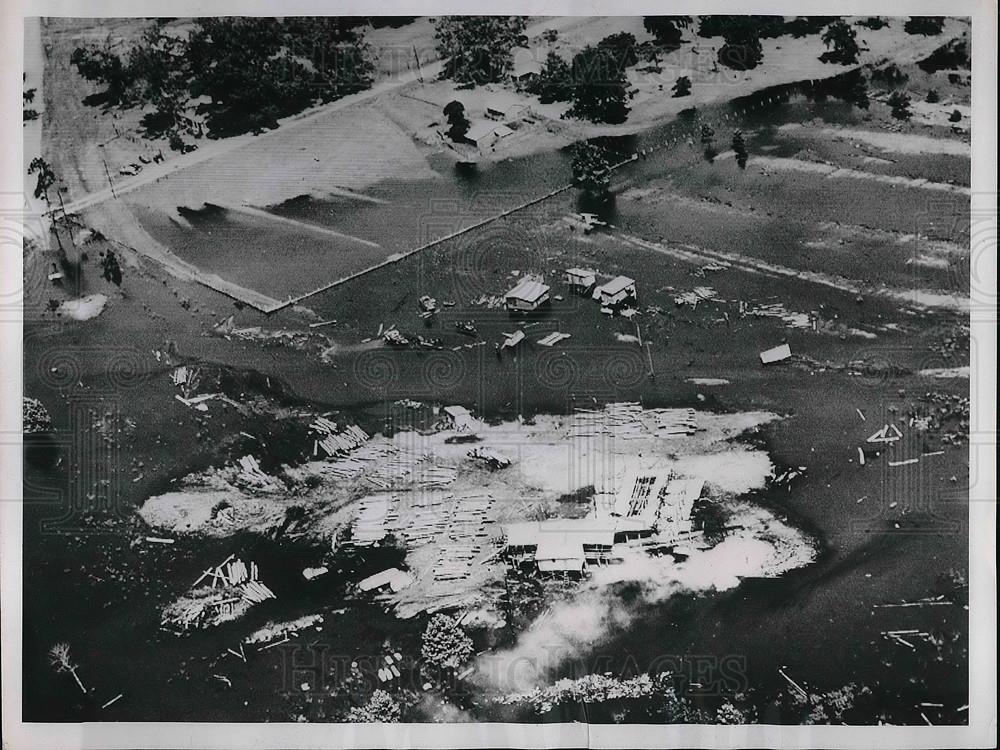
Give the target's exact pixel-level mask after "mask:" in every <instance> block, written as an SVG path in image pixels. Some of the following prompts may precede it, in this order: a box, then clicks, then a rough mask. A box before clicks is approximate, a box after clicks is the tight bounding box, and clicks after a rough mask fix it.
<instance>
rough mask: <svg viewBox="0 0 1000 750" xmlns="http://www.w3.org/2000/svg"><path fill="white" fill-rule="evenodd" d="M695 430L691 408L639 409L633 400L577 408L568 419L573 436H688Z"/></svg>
mask: <svg viewBox="0 0 1000 750" xmlns="http://www.w3.org/2000/svg"><path fill="white" fill-rule="evenodd" d="M697 429H698V423H697V419H696V413H695V410H694V409H643V408H642V405H641V404H639V403H637V402H622V403H613V404H606V405H605V407H604V409H577V410H576V412H575V413H574V415H573V418H572V419H571V420H570V427H569V436H570V437H574V438H581V437H597V436H600V435H611V436H613V437H615V438H621V439H624V440H629V439H640V438H649V437H667V436H669V435H692V434H694V432H695V430H697Z"/></svg>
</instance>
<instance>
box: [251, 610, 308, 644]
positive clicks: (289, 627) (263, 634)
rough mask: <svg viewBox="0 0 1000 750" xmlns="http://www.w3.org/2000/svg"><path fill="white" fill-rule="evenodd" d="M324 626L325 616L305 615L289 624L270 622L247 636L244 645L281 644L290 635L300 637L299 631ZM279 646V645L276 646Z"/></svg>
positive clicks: (288, 622)
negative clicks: (276, 642) (279, 641)
mask: <svg viewBox="0 0 1000 750" xmlns="http://www.w3.org/2000/svg"><path fill="white" fill-rule="evenodd" d="M322 624H323V615H304V616H303V617H299V618H298V619H295V620H289V621H287V622H277V623H275V622H269V623H267V625H265V626H264V627H262V628H259V629H257V630H255V631H254V632H253V633H251V634H250V635H249V636H247V638H246V640H245V641H244V643H247V644H248V645H256V644H258V643H271V642H274V641H278V640H279V639H284V640H281V643H285V642H287V641H288V637H289V636H290V635H298V633H299V631H302V630H305V629H306V628H309V627H319V626H321V625H322ZM275 645H277V644H275Z"/></svg>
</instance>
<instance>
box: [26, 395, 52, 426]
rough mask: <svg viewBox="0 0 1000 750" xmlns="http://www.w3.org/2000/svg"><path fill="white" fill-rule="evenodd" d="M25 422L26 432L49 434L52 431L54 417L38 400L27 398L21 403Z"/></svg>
mask: <svg viewBox="0 0 1000 750" xmlns="http://www.w3.org/2000/svg"><path fill="white" fill-rule="evenodd" d="M21 408H22V416H23V420H24V427H23V430H24V432H26V433H28V432H49V431H51V430H52V417H51V416H50V415H49V410H48V409H46V408H45V406H44V404H42V402H41V401H39V400H38V399H37V398H30V397H28V396H25V397H24V398H23V399H22V402H21Z"/></svg>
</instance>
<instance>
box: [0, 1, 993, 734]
mask: <svg viewBox="0 0 1000 750" xmlns="http://www.w3.org/2000/svg"><path fill="white" fill-rule="evenodd" d="M35 12H36V13H37V12H38V11H37V10H36V11H35ZM174 12H175V13H176V12H179V11H176V10H175V11H174ZM279 12H280V10H279ZM19 23H20V22H19ZM971 55H972V23H971V19H970V18H968V17H965V16H961V17H958V16H955V17H951V16H843V17H841V16H779V15H704V16H641V15H635V16H621V17H608V16H563V17H556V16H432V17H429V16H288V17H271V16H255V17H252V16H203V17H178V18H173V17H149V18H83V17H59V18H56V17H33V18H27V19H25V22H24V73H23V111H22V114H23V131H22V132H23V137H24V152H23V165H21V164H18V166H19V167H21V166H23V170H22V175H23V181H24V190H25V195H26V200H27V201H28V204H29V209H30V210H29V211H28V215H29V217H31V219H30V220H29V221H27V222H26V223H25V229H24V245H23V263H24V279H23V282H24V301H23V310H24V323H23V420H24V422H23V424H24V426H23V431H24V436H23V442H24V454H23V455H24V460H23V507H22V512H23V530H22V532H21V534H22V535H23V536H22V540H21V543H22V544H23V581H22V584H21V585H22V591H23V605H22V607H23V608H22V612H21V615H20V619H21V623H22V632H23V641H22V643H21V648H20V653H21V657H20V658H21V662H20V667H19V669H20V673H21V675H22V680H23V683H22V685H21V706H20V713H21V717H22V719H23V721H24V722H63V723H76V722H244V723H253V722H315V723H362V724H367V723H383V724H387V723H417V724H419V723H448V724H452V723H487V722H504V723H514V724H562V723H588V724H598V725H615V724H622V725H643V724H658V725H663V724H677V725H692V724H709V725H719V724H726V725H754V724H756V725H795V726H798V725H832V726H842V725H853V726H865V727H870V726H878V725H895V726H911V727H928V726H935V727H936V726H940V725H947V726H951V727H962V726H967V725H969V724H970V719H969V702H970V686H969V685H970V683H969V679H970V678H969V674H970V658H969V653H970V611H969V603H970V602H969V581H970V572H969V568H970V543H969V533H970V361H971V362H975V360H976V348H977V347H976V338H975V337H974V336H971V337H970V320H971V318H970V309H971V303H970V297H971V296H972V294H971V292H970V288H971V286H972V285H971V283H970V274H971V275H972V276H975V274H976V267H975V263H974V261H973V260H972V254H971V252H970V246H971V244H972V243H973V242H974V241H975V237H974V235H975V233H976V231H977V229H976V227H977V223H976V222H977V215H976V213H975V212H974V211H973V210H972V200H973V192H972V188H971V185H972V181H971V172H972V164H973V160H972V155H971V138H972V120H971V118H972V102H971V99H972V94H971V92H972V76H971V67H972V66H971ZM978 71H979V69H978V68H977V76H978V75H979V72H978ZM18 73H20V71H18ZM15 93H16V92H15ZM977 96H978V93H977ZM15 127H16V125H15ZM977 148H978V146H977ZM977 153H978V152H977ZM995 218H996V214H995V207H994V213H993V216H992V217H990V218H989V219H988V220H989V221H992V222H995ZM992 226H993V227H994V229H993V231H994V235H993V237H994V243H995V223H994V224H992ZM994 314H995V313H994ZM994 320H995V319H994ZM970 341H971V344H970ZM973 432H975V430H973ZM973 481H975V477H973ZM6 645H7V644H5V647H6ZM713 729H717V728H713ZM337 731H339V732H347V731H349V728H346V727H344V728H341V729H338V730H337ZM994 732H995V725H994Z"/></svg>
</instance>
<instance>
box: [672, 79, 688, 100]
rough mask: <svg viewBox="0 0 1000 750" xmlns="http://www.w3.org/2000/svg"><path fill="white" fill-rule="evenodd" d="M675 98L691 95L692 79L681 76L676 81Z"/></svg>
mask: <svg viewBox="0 0 1000 750" xmlns="http://www.w3.org/2000/svg"><path fill="white" fill-rule="evenodd" d="M673 92H674V98H677V97H679V96H689V95H690V94H691V79H690V78H688V77H687V76H679V77H678V78H677V80H676V81H674V88H673Z"/></svg>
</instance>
